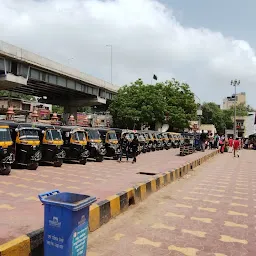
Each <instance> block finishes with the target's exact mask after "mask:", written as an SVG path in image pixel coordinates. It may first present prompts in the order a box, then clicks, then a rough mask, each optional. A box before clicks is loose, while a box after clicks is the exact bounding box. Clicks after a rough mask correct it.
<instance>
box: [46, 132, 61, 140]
mask: <svg viewBox="0 0 256 256" xmlns="http://www.w3.org/2000/svg"><path fill="white" fill-rule="evenodd" d="M46 139H47V140H62V137H61V133H60V131H59V130H48V131H47V132H46Z"/></svg>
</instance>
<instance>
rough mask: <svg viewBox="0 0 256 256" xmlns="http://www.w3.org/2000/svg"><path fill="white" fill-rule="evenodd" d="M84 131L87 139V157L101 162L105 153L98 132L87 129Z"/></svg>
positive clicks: (93, 129)
mask: <svg viewBox="0 0 256 256" xmlns="http://www.w3.org/2000/svg"><path fill="white" fill-rule="evenodd" d="M84 130H85V131H86V133H87V138H88V144H87V149H88V150H89V153H90V155H89V157H90V158H94V159H95V160H96V162H102V161H103V159H104V156H105V155H106V153H107V151H106V148H105V147H104V145H103V143H102V140H101V137H100V133H99V130H98V129H96V128H89V127H85V128H84Z"/></svg>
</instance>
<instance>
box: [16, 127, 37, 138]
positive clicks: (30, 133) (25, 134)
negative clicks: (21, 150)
mask: <svg viewBox="0 0 256 256" xmlns="http://www.w3.org/2000/svg"><path fill="white" fill-rule="evenodd" d="M20 139H21V140H39V135H38V131H37V130H35V129H30V128H26V129H22V130H20Z"/></svg>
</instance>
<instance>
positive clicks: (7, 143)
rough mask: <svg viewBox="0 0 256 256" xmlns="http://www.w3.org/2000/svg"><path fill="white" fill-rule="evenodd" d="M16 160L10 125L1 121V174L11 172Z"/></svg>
mask: <svg viewBox="0 0 256 256" xmlns="http://www.w3.org/2000/svg"><path fill="white" fill-rule="evenodd" d="M7 122H8V121H7ZM14 160H15V156H14V147H13V141H12V137H11V132H10V127H9V125H8V124H7V123H0V175H9V174H10V172H11V169H12V168H11V165H12V164H13V162H14Z"/></svg>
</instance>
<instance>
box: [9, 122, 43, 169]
mask: <svg viewBox="0 0 256 256" xmlns="http://www.w3.org/2000/svg"><path fill="white" fill-rule="evenodd" d="M9 127H10V130H11V136H12V140H13V142H14V149H15V162H14V165H21V166H27V169H29V170H36V169H37V167H38V165H39V161H40V160H41V158H42V152H41V149H40V140H39V131H40V130H39V129H38V128H36V127H35V126H34V125H32V124H31V123H15V122H10V123H9Z"/></svg>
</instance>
